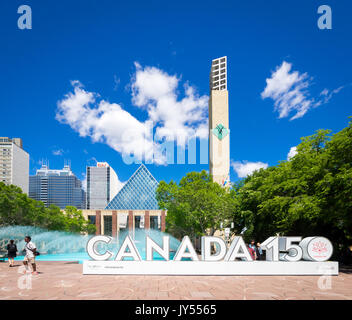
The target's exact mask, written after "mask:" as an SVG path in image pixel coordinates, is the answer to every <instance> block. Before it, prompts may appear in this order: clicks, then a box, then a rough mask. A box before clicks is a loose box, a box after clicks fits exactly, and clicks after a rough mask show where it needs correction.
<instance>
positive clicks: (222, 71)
mask: <svg viewBox="0 0 352 320" xmlns="http://www.w3.org/2000/svg"><path fill="white" fill-rule="evenodd" d="M209 173H210V175H212V177H213V181H214V182H217V183H219V184H221V185H223V186H226V184H227V183H228V182H229V180H230V177H229V174H230V130H229V102H228V91H227V57H221V58H217V59H214V60H213V61H212V64H211V71H210V97H209Z"/></svg>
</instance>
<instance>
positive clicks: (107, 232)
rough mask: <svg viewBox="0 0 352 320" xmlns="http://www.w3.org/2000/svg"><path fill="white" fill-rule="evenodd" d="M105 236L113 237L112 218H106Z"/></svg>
mask: <svg viewBox="0 0 352 320" xmlns="http://www.w3.org/2000/svg"><path fill="white" fill-rule="evenodd" d="M104 235H106V236H111V235H112V216H104Z"/></svg>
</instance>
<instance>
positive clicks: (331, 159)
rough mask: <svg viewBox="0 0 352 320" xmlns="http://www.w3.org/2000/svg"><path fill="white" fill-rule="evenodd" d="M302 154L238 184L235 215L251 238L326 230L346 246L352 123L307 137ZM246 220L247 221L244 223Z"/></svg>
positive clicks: (351, 211) (351, 213)
mask: <svg viewBox="0 0 352 320" xmlns="http://www.w3.org/2000/svg"><path fill="white" fill-rule="evenodd" d="M301 140H302V142H301V143H300V144H299V145H298V146H297V154H296V155H295V156H294V157H293V158H292V159H290V160H288V161H283V162H280V163H279V164H278V165H277V166H274V167H270V168H267V169H261V170H259V171H256V172H254V173H253V174H252V175H250V176H248V177H247V178H245V179H244V180H243V181H241V182H240V183H239V184H238V185H237V186H236V187H235V188H234V190H233V197H234V199H235V204H236V205H235V207H234V208H235V209H234V221H240V222H242V223H243V225H245V226H246V227H247V228H248V230H247V231H246V233H245V235H246V238H247V239H248V238H252V237H253V238H256V239H258V240H264V239H265V238H267V237H269V236H272V235H275V234H277V233H279V234H282V235H302V236H303V237H304V236H312V235H322V236H326V237H328V238H330V239H331V240H332V241H333V242H334V244H335V245H337V244H338V245H341V246H342V247H344V246H347V245H349V244H351V240H352V124H351V122H350V123H349V125H348V127H346V128H344V129H343V130H342V131H340V132H338V133H336V134H333V135H331V131H330V130H318V131H317V132H316V133H315V134H314V135H312V136H309V137H304V138H302V139H301ZM243 225H242V226H243Z"/></svg>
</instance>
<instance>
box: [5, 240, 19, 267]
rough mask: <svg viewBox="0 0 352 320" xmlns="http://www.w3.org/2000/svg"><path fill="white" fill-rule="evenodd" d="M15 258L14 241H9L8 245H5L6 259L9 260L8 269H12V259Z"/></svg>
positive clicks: (15, 248)
mask: <svg viewBox="0 0 352 320" xmlns="http://www.w3.org/2000/svg"><path fill="white" fill-rule="evenodd" d="M16 256H17V246H16V244H15V241H13V240H10V243H9V244H8V245H7V257H8V259H9V267H13V263H14V261H13V259H14V258H16Z"/></svg>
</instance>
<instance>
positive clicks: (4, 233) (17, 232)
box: [0, 226, 180, 263]
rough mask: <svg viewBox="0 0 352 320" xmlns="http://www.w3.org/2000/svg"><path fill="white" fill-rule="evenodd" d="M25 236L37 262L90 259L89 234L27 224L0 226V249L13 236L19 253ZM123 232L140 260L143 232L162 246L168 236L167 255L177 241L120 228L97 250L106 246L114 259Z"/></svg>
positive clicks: (142, 253) (103, 249) (158, 256)
mask: <svg viewBox="0 0 352 320" xmlns="http://www.w3.org/2000/svg"><path fill="white" fill-rule="evenodd" d="M27 235H29V236H31V238H32V241H33V242H34V243H35V244H36V246H37V251H39V252H40V255H39V256H37V258H36V260H37V261H79V262H80V263H82V261H84V260H89V259H90V258H89V256H88V254H87V253H86V244H87V241H88V240H89V239H90V238H91V237H92V236H93V235H82V234H74V233H68V232H62V231H49V230H46V229H42V228H38V227H30V226H8V227H2V228H0V251H4V250H6V245H7V243H8V242H9V240H10V239H14V240H15V243H16V245H17V249H18V255H23V252H22V250H23V248H24V247H25V242H24V237H25V236H27ZM127 235H130V236H131V237H132V239H133V240H134V241H135V244H136V247H137V249H138V251H139V253H140V255H141V257H142V259H145V241H146V240H145V239H146V235H148V236H149V237H150V238H152V239H153V240H154V241H155V242H156V243H157V244H158V245H160V246H161V245H162V237H163V236H169V237H170V258H172V257H173V255H174V253H175V251H176V250H177V248H178V246H179V244H180V241H179V240H177V239H176V238H174V237H173V236H171V235H169V234H167V233H165V232H161V231H158V230H153V229H150V230H145V229H135V231H134V232H131V231H129V230H126V229H122V230H120V232H119V236H118V237H117V238H114V239H113V241H112V242H111V243H110V244H109V245H106V244H103V243H101V244H99V246H98V248H97V249H98V251H101V252H104V251H105V250H106V249H108V250H110V251H111V252H113V253H114V256H113V258H114V257H115V254H116V253H117V251H118V249H119V247H120V245H121V244H122V242H123V240H124V238H125V237H126V236H127ZM154 258H155V259H162V257H161V256H160V255H159V254H158V253H155V254H154ZM22 259H23V257H21V256H19V257H17V258H16V259H15V260H22Z"/></svg>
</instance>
